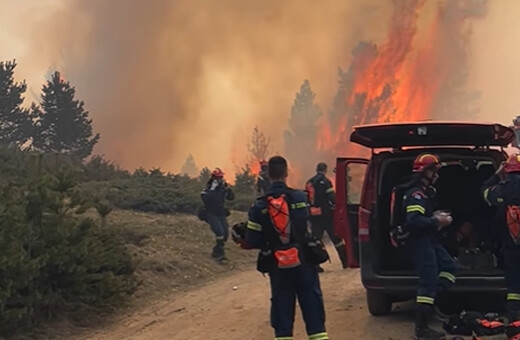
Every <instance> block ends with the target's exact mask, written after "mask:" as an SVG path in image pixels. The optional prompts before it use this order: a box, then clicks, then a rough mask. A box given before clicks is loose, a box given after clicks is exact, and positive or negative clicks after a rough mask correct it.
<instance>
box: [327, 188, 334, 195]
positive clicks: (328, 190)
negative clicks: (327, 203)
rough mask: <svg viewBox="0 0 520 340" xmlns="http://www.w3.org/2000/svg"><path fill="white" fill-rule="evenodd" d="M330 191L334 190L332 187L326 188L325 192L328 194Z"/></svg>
mask: <svg viewBox="0 0 520 340" xmlns="http://www.w3.org/2000/svg"><path fill="white" fill-rule="evenodd" d="M331 192H334V188H328V189H327V190H326V191H325V193H327V194H330V193H331Z"/></svg>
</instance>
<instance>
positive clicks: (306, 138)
mask: <svg viewBox="0 0 520 340" xmlns="http://www.w3.org/2000/svg"><path fill="white" fill-rule="evenodd" d="M315 98H316V93H314V92H313V91H312V88H311V85H310V83H309V81H308V80H305V81H304V82H303V84H302V85H301V87H300V91H299V92H298V93H296V98H295V99H294V103H293V106H292V108H291V116H290V118H289V128H288V129H287V130H285V132H284V142H285V153H286V155H287V157H288V158H289V161H290V162H291V163H292V164H293V165H294V167H295V168H296V169H298V170H299V171H303V173H305V171H307V169H308V171H309V172H310V171H311V169H313V168H314V166H315V164H314V163H315V162H316V160H317V158H318V155H317V152H316V151H314V150H316V139H317V131H316V130H317V126H318V120H319V119H320V117H321V116H322V112H321V109H320V107H319V106H318V104H316V102H315Z"/></svg>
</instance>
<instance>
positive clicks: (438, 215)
mask: <svg viewBox="0 0 520 340" xmlns="http://www.w3.org/2000/svg"><path fill="white" fill-rule="evenodd" d="M439 168H440V161H439V158H438V157H437V156H436V155H433V154H429V153H425V154H421V155H419V156H418V157H417V158H416V159H415V160H414V162H413V172H414V174H415V176H414V177H415V178H414V182H413V184H412V186H411V188H410V189H409V190H408V191H407V192H406V194H405V197H404V200H403V204H404V210H405V216H406V222H405V225H406V228H407V229H408V230H409V232H410V248H411V252H412V254H411V255H412V258H413V261H414V265H415V269H416V271H417V274H418V276H419V286H418V290H417V306H418V308H417V314H416V319H415V336H416V339H424V340H426V339H427V340H430V339H444V337H445V334H444V333H442V332H438V331H435V330H433V329H431V328H429V326H428V323H429V319H430V318H431V316H432V315H433V314H434V311H435V310H436V308H435V307H434V303H435V296H436V295H437V293H439V291H441V290H444V289H447V288H449V287H450V286H451V285H452V284H453V283H454V282H455V276H454V272H455V269H456V265H455V261H454V259H453V258H452V257H451V256H450V255H449V253H448V252H447V251H446V249H444V247H443V246H442V245H441V244H439V243H438V242H437V241H436V237H435V234H436V233H437V231H438V230H439V229H441V228H443V227H446V226H448V225H449V224H450V223H451V220H452V218H451V216H450V215H449V214H447V213H442V212H439V211H434V195H435V192H436V190H435V188H434V185H435V182H436V181H437V179H438V178H439V175H438V170H439Z"/></svg>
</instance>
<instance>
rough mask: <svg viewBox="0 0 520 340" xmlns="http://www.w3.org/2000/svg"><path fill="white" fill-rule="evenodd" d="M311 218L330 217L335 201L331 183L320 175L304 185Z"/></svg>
mask: <svg viewBox="0 0 520 340" xmlns="http://www.w3.org/2000/svg"><path fill="white" fill-rule="evenodd" d="M305 188H306V191H307V195H308V199H309V204H310V209H311V215H312V216H319V215H321V216H328V217H330V216H332V214H333V211H334V206H335V204H336V200H335V197H334V188H333V187H332V182H331V181H330V180H329V179H328V178H327V177H326V176H325V175H324V174H322V173H317V174H316V175H315V176H314V177H312V178H311V179H309V180H308V181H307V184H306V187H305Z"/></svg>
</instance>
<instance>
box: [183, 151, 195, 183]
mask: <svg viewBox="0 0 520 340" xmlns="http://www.w3.org/2000/svg"><path fill="white" fill-rule="evenodd" d="M181 175H185V176H189V177H192V178H193V177H197V176H198V175H199V169H197V165H196V164H195V159H194V158H193V155H192V154H189V156H188V157H187V158H186V160H185V161H184V165H183V166H182V168H181Z"/></svg>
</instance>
